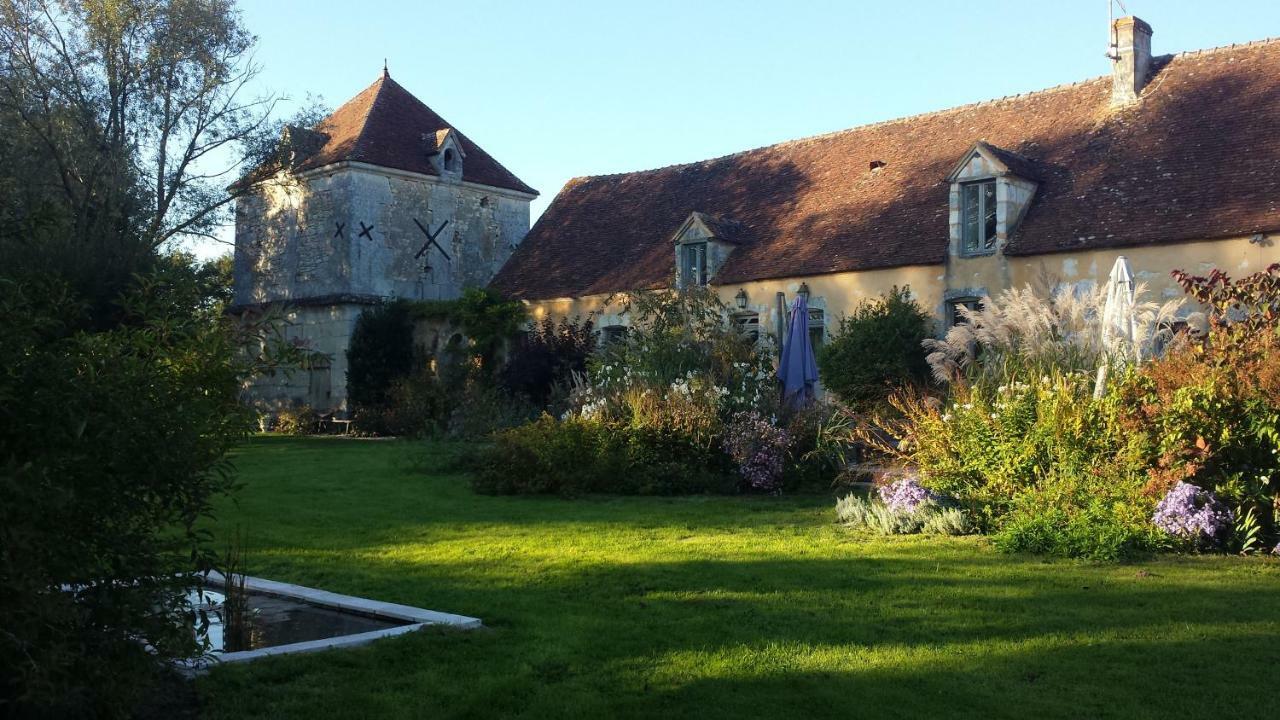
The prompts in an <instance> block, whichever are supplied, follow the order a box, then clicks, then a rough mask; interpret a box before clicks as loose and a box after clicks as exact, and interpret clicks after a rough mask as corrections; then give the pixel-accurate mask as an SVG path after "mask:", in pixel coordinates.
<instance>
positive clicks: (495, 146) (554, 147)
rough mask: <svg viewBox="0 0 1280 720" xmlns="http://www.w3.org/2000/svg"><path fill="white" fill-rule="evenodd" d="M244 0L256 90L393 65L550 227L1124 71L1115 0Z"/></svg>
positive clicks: (1252, 32)
mask: <svg viewBox="0 0 1280 720" xmlns="http://www.w3.org/2000/svg"><path fill="white" fill-rule="evenodd" d="M1125 5H1126V6H1127V8H1128V10H1129V11H1130V12H1131V13H1132V14H1135V15H1138V16H1139V17H1141V18H1143V19H1144V20H1146V21H1147V22H1149V23H1150V24H1151V25H1152V26H1153V28H1154V30H1155V34H1154V36H1153V39H1152V49H1153V51H1154V52H1155V53H1156V54H1164V53H1170V52H1179V51H1183V50H1195V49H1200V48H1208V47H1215V46H1219V45H1230V44H1232V43H1242V42H1248V41H1250V40H1260V39H1262V38H1265V37H1269V36H1276V35H1280V2H1276V1H1275V0H1217V1H1216V2H1207V1H1205V0H1127V1H1126V2H1125ZM241 8H242V10H243V12H244V17H245V21H246V23H247V25H248V26H249V28H250V29H251V30H252V31H253V32H254V33H255V34H257V35H258V36H259V39H260V43H259V48H258V51H257V59H258V62H259V63H261V64H262V66H263V72H262V75H261V76H260V78H259V80H258V87H257V88H256V90H258V91H261V92H275V93H280V94H283V95H286V96H289V97H291V98H294V99H298V100H300V99H302V98H304V97H305V96H306V94H307V93H311V94H314V95H320V96H322V97H323V98H324V100H325V102H326V103H327V104H329V105H330V106H333V107H336V106H338V105H340V104H341V103H342V102H344V101H346V100H347V99H348V98H350V97H351V96H353V95H355V94H356V93H357V92H359V91H360V90H361V89H363V88H364V87H365V86H367V85H369V84H370V83H372V82H373V81H374V80H376V79H377V76H378V74H379V73H380V72H381V71H382V63H383V59H384V58H385V59H386V60H387V62H388V64H389V66H390V70H391V75H392V77H394V78H395V79H396V81H397V82H399V83H400V84H401V85H404V86H405V87H406V88H407V89H409V91H410V92H412V93H414V94H415V95H417V96H418V97H419V98H420V99H421V100H422V101H423V102H425V103H426V104H428V105H430V106H431V107H432V108H433V109H434V110H435V111H436V112H438V113H440V114H441V115H442V116H443V117H445V118H446V119H447V120H448V121H449V122H450V123H452V124H453V125H455V126H456V127H458V128H459V129H461V130H462V131H463V132H465V133H466V134H467V135H468V136H469V137H470V138H471V139H472V140H474V141H475V142H477V143H478V144H480V145H481V146H482V147H484V148H485V149H486V150H487V151H488V152H489V153H490V154H492V155H493V156H494V157H496V158H497V159H498V160H499V162H501V163H503V164H504V165H506V166H507V167H508V168H509V169H510V170H512V171H513V172H514V173H515V174H516V175H518V176H519V177H520V178H521V179H523V180H524V181H525V182H527V183H529V184H530V185H532V186H533V187H535V188H537V189H538V190H539V191H540V192H541V193H542V196H541V197H540V198H539V199H538V200H537V201H535V202H534V205H533V212H534V216H535V217H536V216H537V214H538V213H540V212H541V211H542V209H543V208H545V206H546V204H547V203H548V202H550V200H551V198H552V197H554V195H555V194H556V192H557V191H558V190H559V189H560V187H561V186H562V185H563V184H564V182H565V181H566V180H568V179H569V178H572V177H575V176H579V175H594V174H601V173H613V172H622V171H627V170H638V169H644V168H652V167H660V166H663V165H670V164H673V163H681V162H689V161H693V160H699V159H703V158H709V157H715V156H717V155H724V154H727V153H731V152H736V151H739V150H744V149H747V148H752V147H758V146H761V145H767V144H770V143H774V142H779V141H782V140H788V139H792V138H797V137H804V136H806V135H813V134H817V133H823V132H829V131H832V130H839V129H842V128H847V127H853V126H855V125H861V124H865V123H869V122H876V121H879V120H886V119H890V118H895V117H900V116H903V115H909V114H914V113H920V112H928V111H930V110H938V109H943V108H947V107H951V106H954V105H959V104H962V103H968V102H974V101H978V100H985V99H990V98H997V97H1001V96H1005V95H1013V94H1017V93H1022V92H1028V91H1031V90H1038V89H1041V88H1045V87H1050V86H1052V85H1057V84H1061V83H1067V82H1075V81H1077V80H1082V79H1085V78H1089V77H1094V76H1098V75H1103V74H1106V73H1107V72H1109V69H1110V63H1109V61H1108V60H1107V59H1106V58H1105V57H1104V56H1103V53H1104V51H1105V50H1106V45H1107V42H1108V34H1107V15H1106V10H1107V6H1106V0H1061V1H1058V2H1048V1H1043V0H1041V1H1036V2H1031V1H1030V0H1024V1H1023V2H1009V1H1006V0H987V1H986V2H981V3H978V2H950V1H946V0H916V1H915V2H892V1H889V0H884V1H882V2H874V3H873V2H853V1H848V2H818V1H816V0H814V1H805V0H795V1H793V2H776V1H775V2H751V1H742V0H739V1H736V2H735V1H730V0H724V1H720V0H716V1H711V0H683V1H682V2H674V1H667V0H662V1H650V2H643V3H640V2H636V3H625V2H612V1H611V2H604V1H602V0H597V1H595V2H587V1H572V2H571V1H568V0H564V1H561V2H539V1H536V0H525V1H523V2H521V1H517V0H511V1H508V2H499V1H496V0H462V1H458V0H452V1H450V2H436V1H434V0H412V1H401V0H363V1H362V2H350V1H349V0H346V1H344V0H242V1H241ZM1117 14H1119V13H1117ZM288 107H289V104H288V103H285V104H283V105H282V109H283V110H287V109H288ZM225 250H226V246H225V245H223V246H220V247H219V246H212V247H209V246H206V247H202V248H200V253H201V254H202V255H207V254H210V253H216V252H222V251H225Z"/></svg>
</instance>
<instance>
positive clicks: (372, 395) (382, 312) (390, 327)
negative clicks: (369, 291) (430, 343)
mask: <svg viewBox="0 0 1280 720" xmlns="http://www.w3.org/2000/svg"><path fill="white" fill-rule="evenodd" d="M413 317H414V311H413V303H411V302H409V301H408V300H392V301H390V302H387V303H383V304H381V305H377V306H375V307H372V308H369V309H368V310H365V311H364V312H362V313H360V317H359V318H358V319H357V320H356V327H355V329H354V330H353V331H352V333H351V342H350V344H349V345H348V346H347V397H348V399H349V400H350V401H351V405H352V407H353V409H355V410H356V413H357V414H359V412H360V409H361V408H375V407H380V406H383V405H386V404H387V402H388V401H389V400H390V395H391V388H392V386H393V385H394V384H395V382H396V381H397V380H400V379H401V378H405V377H408V376H409V374H410V373H412V372H413V368H414V363H415V359H416V352H415V350H414V346H413Z"/></svg>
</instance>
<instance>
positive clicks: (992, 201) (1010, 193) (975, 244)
mask: <svg viewBox="0 0 1280 720" xmlns="http://www.w3.org/2000/svg"><path fill="white" fill-rule="evenodd" d="M1038 175H1039V173H1038V172H1037V171H1036V164H1035V162H1034V161H1032V160H1031V159H1029V158H1026V157H1023V156H1022V155H1019V154H1017V153H1015V152H1011V151H1009V150H1004V149H1002V148H998V147H996V146H994V145H991V144H988V143H985V142H982V141H979V142H976V143H974V144H973V146H972V147H970V148H969V150H968V151H967V152H966V153H965V154H964V156H963V157H962V158H961V159H960V162H959V163H958V164H957V165H956V167H955V169H954V170H952V171H951V174H950V175H948V176H947V181H948V182H950V183H951V195H950V197H951V213H950V215H951V220H950V236H951V244H950V247H951V250H950V252H951V254H952V255H955V256H960V257H965V256H975V255H992V254H995V253H998V252H1000V251H1001V250H1002V249H1003V248H1004V246H1005V244H1006V243H1007V242H1009V238H1011V237H1013V234H1014V232H1015V231H1016V230H1017V228H1018V223H1020V222H1021V221H1022V218H1023V216H1024V215H1025V214H1026V212H1027V210H1028V209H1029V208H1030V207H1031V201H1032V199H1033V198H1034V197H1035V193H1036V189H1037V188H1038V187H1039V179H1038Z"/></svg>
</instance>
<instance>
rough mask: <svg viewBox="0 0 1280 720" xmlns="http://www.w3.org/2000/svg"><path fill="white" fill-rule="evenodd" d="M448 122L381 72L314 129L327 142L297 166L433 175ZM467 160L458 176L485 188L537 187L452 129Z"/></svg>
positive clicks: (525, 189)
mask: <svg viewBox="0 0 1280 720" xmlns="http://www.w3.org/2000/svg"><path fill="white" fill-rule="evenodd" d="M451 128H452V126H451V125H450V124H449V123H447V122H445V121H444V119H443V118H441V117H440V116H439V115H437V114H436V113H435V112H434V111H433V110H432V109H431V108H429V107H427V106H426V105H424V104H423V103H422V101H421V100H419V99H418V98H416V97H414V96H413V95H412V94H411V93H410V92H409V91H408V90H405V89H404V88H403V87H401V86H400V84H399V83H397V82H396V81H395V80H392V79H391V76H390V75H388V74H386V73H383V75H382V77H380V78H378V81H377V82H375V83H374V84H372V85H370V86H369V87H367V88H365V89H364V91H363V92H361V93H360V94H359V95H356V96H355V97H354V98H352V99H351V100H348V101H347V102H346V104H344V105H343V106H342V107H340V108H338V109H337V110H336V111H334V113H333V114H332V115H330V116H329V117H327V118H325V119H324V120H323V121H321V122H320V124H319V125H318V126H317V127H316V129H317V130H318V131H320V132H322V133H324V134H326V135H327V136H328V140H327V141H326V142H325V144H324V145H323V147H321V148H320V149H319V150H318V151H316V152H315V153H314V154H312V155H310V156H309V157H308V158H307V159H306V160H305V161H303V162H301V163H299V164H298V166H297V168H296V169H297V170H309V169H312V168H319V167H323V166H325V165H331V164H333V163H337V162H343V161H353V162H364V163H369V164H371V165H378V166H381V167H387V168H394V169H397V170H408V171H410V172H416V173H422V174H424V175H438V174H439V173H438V172H437V171H436V169H435V167H434V166H433V165H432V164H431V162H430V159H429V158H430V153H432V152H434V151H435V149H436V147H437V145H436V143H437V142H438V141H443V139H444V136H445V133H444V131H445V130H449V129H451ZM453 133H454V134H455V135H456V137H457V139H458V140H459V142H460V143H461V144H462V148H463V152H464V153H465V154H466V161H465V162H464V163H463V165H462V179H463V180H465V181H468V182H473V183H478V184H480V185H488V186H490V187H497V188H506V189H509V190H518V191H520V192H525V193H531V194H534V195H536V194H537V191H536V190H534V189H533V188H531V187H529V186H528V185H526V184H525V183H523V182H522V181H521V180H520V178H518V177H516V176H515V175H513V174H512V173H511V171H510V170H507V169H506V168H504V167H503V166H502V165H501V164H500V163H499V162H498V161H497V160H494V159H493V158H492V157H491V156H490V155H489V153H486V152H485V151H484V150H483V149H481V148H480V146H478V145H476V144H475V143H474V142H472V141H471V139H470V138H468V137H467V136H466V135H463V134H462V133H460V132H458V131H457V130H456V129H453Z"/></svg>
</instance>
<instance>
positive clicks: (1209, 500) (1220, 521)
mask: <svg viewBox="0 0 1280 720" xmlns="http://www.w3.org/2000/svg"><path fill="white" fill-rule="evenodd" d="M1151 522H1152V523H1154V524H1155V526H1156V527H1158V528H1160V529H1161V530H1164V531H1165V532H1167V533H1169V534H1170V535H1177V536H1178V537H1185V538H1190V539H1193V540H1217V539H1221V538H1222V537H1223V536H1225V534H1226V533H1228V532H1230V530H1231V526H1232V523H1234V522H1235V515H1234V514H1233V513H1232V512H1231V510H1230V509H1228V508H1227V507H1226V506H1225V505H1223V504H1222V503H1221V502H1219V501H1218V498H1217V497H1215V496H1214V494H1213V492H1212V491H1209V490H1203V489H1201V488H1198V487H1196V486H1195V485H1192V484H1190V483H1185V482H1180V483H1178V484H1177V485H1174V486H1173V489H1171V490H1170V491H1169V492H1168V494H1166V495H1165V496H1164V499H1163V500H1161V501H1160V503H1159V504H1158V505H1156V512H1155V515H1152V516H1151Z"/></svg>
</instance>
